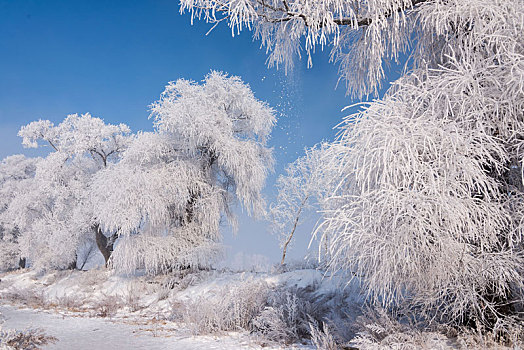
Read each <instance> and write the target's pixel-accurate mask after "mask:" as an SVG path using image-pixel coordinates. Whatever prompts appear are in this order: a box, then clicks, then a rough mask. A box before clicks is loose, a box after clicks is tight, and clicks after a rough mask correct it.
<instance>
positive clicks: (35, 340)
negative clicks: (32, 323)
mask: <svg viewBox="0 0 524 350" xmlns="http://www.w3.org/2000/svg"><path fill="white" fill-rule="evenodd" d="M57 340H58V339H56V338H55V337H52V336H49V335H46V334H45V333H44V332H43V331H42V330H41V329H27V330H25V331H23V332H19V331H14V330H7V331H5V330H2V329H1V328H0V348H1V349H4V347H3V345H6V349H16V350H37V349H41V346H44V345H47V344H51V343H55V342H56V341H57Z"/></svg>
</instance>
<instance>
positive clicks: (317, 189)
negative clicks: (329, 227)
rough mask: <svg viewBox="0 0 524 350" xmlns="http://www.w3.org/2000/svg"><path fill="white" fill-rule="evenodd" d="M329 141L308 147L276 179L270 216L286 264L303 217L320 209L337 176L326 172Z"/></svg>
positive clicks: (282, 262) (282, 260)
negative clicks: (290, 246) (289, 250)
mask: <svg viewBox="0 0 524 350" xmlns="http://www.w3.org/2000/svg"><path fill="white" fill-rule="evenodd" d="M328 148H329V145H328V144H327V143H321V144H319V145H316V146H314V147H312V148H308V149H306V150H305V152H306V154H305V155H304V156H302V157H300V158H298V159H297V160H295V161H294V162H293V163H291V164H289V165H288V166H287V167H286V170H285V174H283V175H280V176H279V177H278V179H277V181H276V188H277V191H278V194H277V198H276V200H275V202H274V203H272V204H271V205H270V210H269V215H270V219H271V221H272V224H273V232H274V233H276V234H278V235H279V239H280V246H281V248H282V259H281V261H280V263H281V264H284V262H285V259H286V254H287V250H288V246H289V245H290V243H291V241H292V239H293V236H294V235H295V231H296V229H297V227H298V226H299V225H300V223H301V222H302V221H303V219H304V217H307V216H308V215H311V211H312V210H315V211H318V210H320V209H321V202H322V201H323V199H324V197H325V196H326V195H327V194H329V193H330V186H331V185H332V183H331V182H332V181H333V179H334V177H333V176H330V175H329V174H327V173H326V172H327V171H329V168H328V167H326V164H324V162H325V158H326V157H328Z"/></svg>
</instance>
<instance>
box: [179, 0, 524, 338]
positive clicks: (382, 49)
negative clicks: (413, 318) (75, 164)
mask: <svg viewBox="0 0 524 350" xmlns="http://www.w3.org/2000/svg"><path fill="white" fill-rule="evenodd" d="M181 9H182V11H185V10H190V11H191V12H192V15H193V16H197V17H200V16H204V17H205V19H206V20H208V21H211V22H214V23H218V22H221V21H227V22H228V23H229V25H230V26H231V27H232V29H233V30H241V29H242V28H243V27H248V28H254V30H255V36H258V37H259V38H260V39H261V40H262V42H263V44H265V45H266V47H267V48H268V50H269V51H270V59H269V62H270V64H271V63H276V64H279V63H282V62H290V57H292V56H293V54H295V53H300V49H301V48H302V47H303V48H304V49H305V50H306V52H307V54H308V56H309V55H310V53H311V52H312V51H313V50H314V49H315V47H316V46H318V45H321V46H324V45H331V47H332V57H333V58H334V59H337V60H338V61H339V62H340V76H341V78H343V79H345V80H346V81H347V84H348V88H349V90H350V92H352V93H355V94H357V95H360V96H363V95H366V94H368V93H373V92H377V90H378V88H379V87H380V82H381V81H382V80H383V79H384V66H385V64H387V63H388V61H389V60H398V59H399V57H401V54H402V53H405V56H406V57H409V60H408V64H406V69H405V72H404V75H403V76H402V77H401V78H400V79H399V80H398V81H397V82H395V84H394V85H393V86H392V87H391V88H390V89H389V91H388V92H387V94H386V96H385V97H384V98H383V99H381V100H379V101H375V102H373V103H370V104H369V105H368V106H367V107H365V108H364V109H363V110H362V111H361V113H359V114H358V115H356V116H353V117H350V118H348V119H346V123H345V125H343V127H342V135H341V136H340V138H339V139H338V141H337V142H336V143H335V144H334V145H333V147H332V150H334V152H333V153H332V155H333V157H334V158H335V160H334V161H332V162H331V165H330V167H332V168H333V170H334V171H335V173H338V174H339V175H338V178H339V183H338V185H337V186H336V191H335V192H334V193H333V195H332V196H331V198H332V201H333V202H334V203H336V205H331V206H330V207H331V208H332V210H331V211H329V212H327V213H326V216H327V217H326V221H325V222H324V224H323V225H322V229H323V230H324V232H325V233H324V234H325V237H329V238H330V247H331V256H332V261H331V265H332V267H333V268H345V269H349V270H352V272H353V273H355V274H358V275H360V276H362V278H363V282H364V284H365V286H366V287H367V289H368V290H369V291H370V293H371V294H372V295H374V296H375V299H376V300H380V301H381V302H383V303H385V304H387V305H391V304H392V303H396V302H401V301H402V302H407V303H408V304H409V305H410V306H412V307H416V308H417V313H418V315H419V316H420V315H426V316H436V319H438V320H441V321H444V322H449V323H457V322H458V323H464V322H467V323H469V324H477V325H480V324H483V325H487V326H489V327H490V328H491V329H493V330H494V331H498V330H499V329H502V328H504V326H505V322H506V321H508V320H510V317H508V316H515V315H517V313H516V310H517V308H516V306H515V303H516V302H518V301H519V300H522V299H523V295H522V290H523V288H522V287H523V286H522V284H523V271H522V270H523V266H524V265H523V260H522V257H523V248H522V247H523V243H522V204H523V202H522V198H523V193H522V188H523V185H522V161H523V154H522V140H523V135H522V134H523V130H524V124H523V120H524V116H523V110H524V108H523V107H524V59H523V58H524V44H523V43H524V34H523V33H524V30H523V29H524V21H523V13H524V2H523V1H522V0H518V1H513V0H496V1H491V0H451V1H450V0H379V1H378V0H377V1H374V0H373V1H360V0H355V1H338V0H335V1H332V0H327V1H313V2H311V1H303V0H296V1H288V0H273V1H269V2H266V1H256V0H245V1H232V0H225V1H219V0H187V1H183V2H182V7H181ZM336 150H338V152H337V151H336ZM515 317H516V316H515Z"/></svg>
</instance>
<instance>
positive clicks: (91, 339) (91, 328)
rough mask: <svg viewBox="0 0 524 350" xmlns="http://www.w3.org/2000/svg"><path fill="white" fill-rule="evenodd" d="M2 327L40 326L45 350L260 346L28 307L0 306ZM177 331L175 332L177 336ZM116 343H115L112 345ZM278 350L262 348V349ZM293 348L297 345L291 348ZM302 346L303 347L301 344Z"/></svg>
mask: <svg viewBox="0 0 524 350" xmlns="http://www.w3.org/2000/svg"><path fill="white" fill-rule="evenodd" d="M0 313H2V314H3V317H4V324H3V328H4V329H17V330H23V329H26V328H40V329H42V330H43V331H44V332H45V333H46V335H50V336H54V337H56V338H57V339H58V342H56V343H55V344H50V345H47V346H45V347H44V348H43V349H49V350H71V349H78V350H82V349H97V350H106V349H107V350H114V349H116V348H118V349H126V350H127V349H147V350H156V349H158V350H160V349H161V350H165V349H171V350H177V349H180V350H192V349H224V350H227V349H261V348H262V347H261V346H260V345H257V344H255V343H253V342H252V341H250V340H248V339H246V338H245V337H243V336H242V335H240V334H233V335H222V336H184V335H181V334H180V333H181V332H178V331H177V330H176V329H173V328H172V326H170V325H169V324H158V325H151V324H147V325H139V324H126V323H124V322H123V321H122V320H118V321H111V320H107V319H102V318H90V317H74V316H71V315H61V314H56V313H51V312H44V311H36V310H32V309H18V308H16V307H13V306H7V305H2V306H0ZM177 333H178V335H177ZM116 344H118V346H117V345H116ZM268 348H269V349H280V348H279V347H264V349H268ZM295 348H297V347H295ZM303 348H305V347H303Z"/></svg>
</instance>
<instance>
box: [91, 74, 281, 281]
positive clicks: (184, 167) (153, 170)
mask: <svg viewBox="0 0 524 350" xmlns="http://www.w3.org/2000/svg"><path fill="white" fill-rule="evenodd" d="M151 112H152V113H151V118H152V119H153V120H154V124H155V131H154V132H150V133H141V134H138V135H137V136H136V137H135V138H134V140H133V141H132V142H131V144H130V146H129V148H128V149H127V150H126V151H125V152H124V154H123V156H122V160H121V161H120V162H119V163H118V164H115V165H113V166H111V167H109V168H108V169H106V170H104V171H101V172H99V173H98V174H97V175H96V179H95V186H93V196H94V197H93V198H95V200H94V202H93V203H96V208H95V212H96V216H97V217H98V218H100V222H101V224H102V227H104V228H105V229H106V230H109V231H113V230H118V233H119V235H120V237H121V240H120V243H119V245H118V247H117V249H116V250H115V252H114V254H113V257H112V262H113V266H115V267H116V268H117V269H120V270H123V271H125V272H132V271H133V270H135V269H137V268H146V270H147V271H148V272H149V273H156V272H160V271H165V270H167V269H170V268H177V267H178V268H180V267H187V266H192V267H199V266H208V264H209V262H210V261H211V260H212V259H213V257H214V256H216V252H217V245H218V243H219V241H220V231H219V226H220V223H221V221H222V218H226V219H228V221H229V222H230V223H231V224H233V225H234V224H235V219H234V216H233V213H232V210H231V206H232V205H233V204H234V203H235V202H236V201H238V202H240V203H241V204H242V206H243V208H245V209H246V210H247V211H248V212H249V213H251V214H253V215H262V214H263V212H264V207H265V204H264V200H263V198H262V195H261V191H262V188H263V186H264V183H265V179H266V176H267V174H268V171H269V170H270V169H271V165H272V162H273V158H272V153H271V149H269V148H268V147H267V145H266V142H267V138H268V136H269V134H270V132H271V129H272V128H273V125H274V123H275V117H274V113H273V110H272V109H271V108H269V107H268V106H267V105H266V104H265V103H263V102H261V101H259V100H257V99H256V98H255V97H254V95H253V93H252V91H251V89H250V88H249V86H248V85H246V84H244V83H243V82H242V81H241V80H240V79H239V78H238V77H234V76H231V77H230V76H226V75H224V74H222V73H218V72H211V73H210V74H209V75H207V76H206V78H205V79H204V81H203V82H202V83H201V84H198V83H196V82H192V81H188V80H184V79H180V80H177V81H176V82H172V83H170V84H169V85H167V86H166V89H165V91H164V92H163V93H162V95H161V97H160V99H159V100H158V101H157V102H155V103H154V104H153V105H152V106H151Z"/></svg>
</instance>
